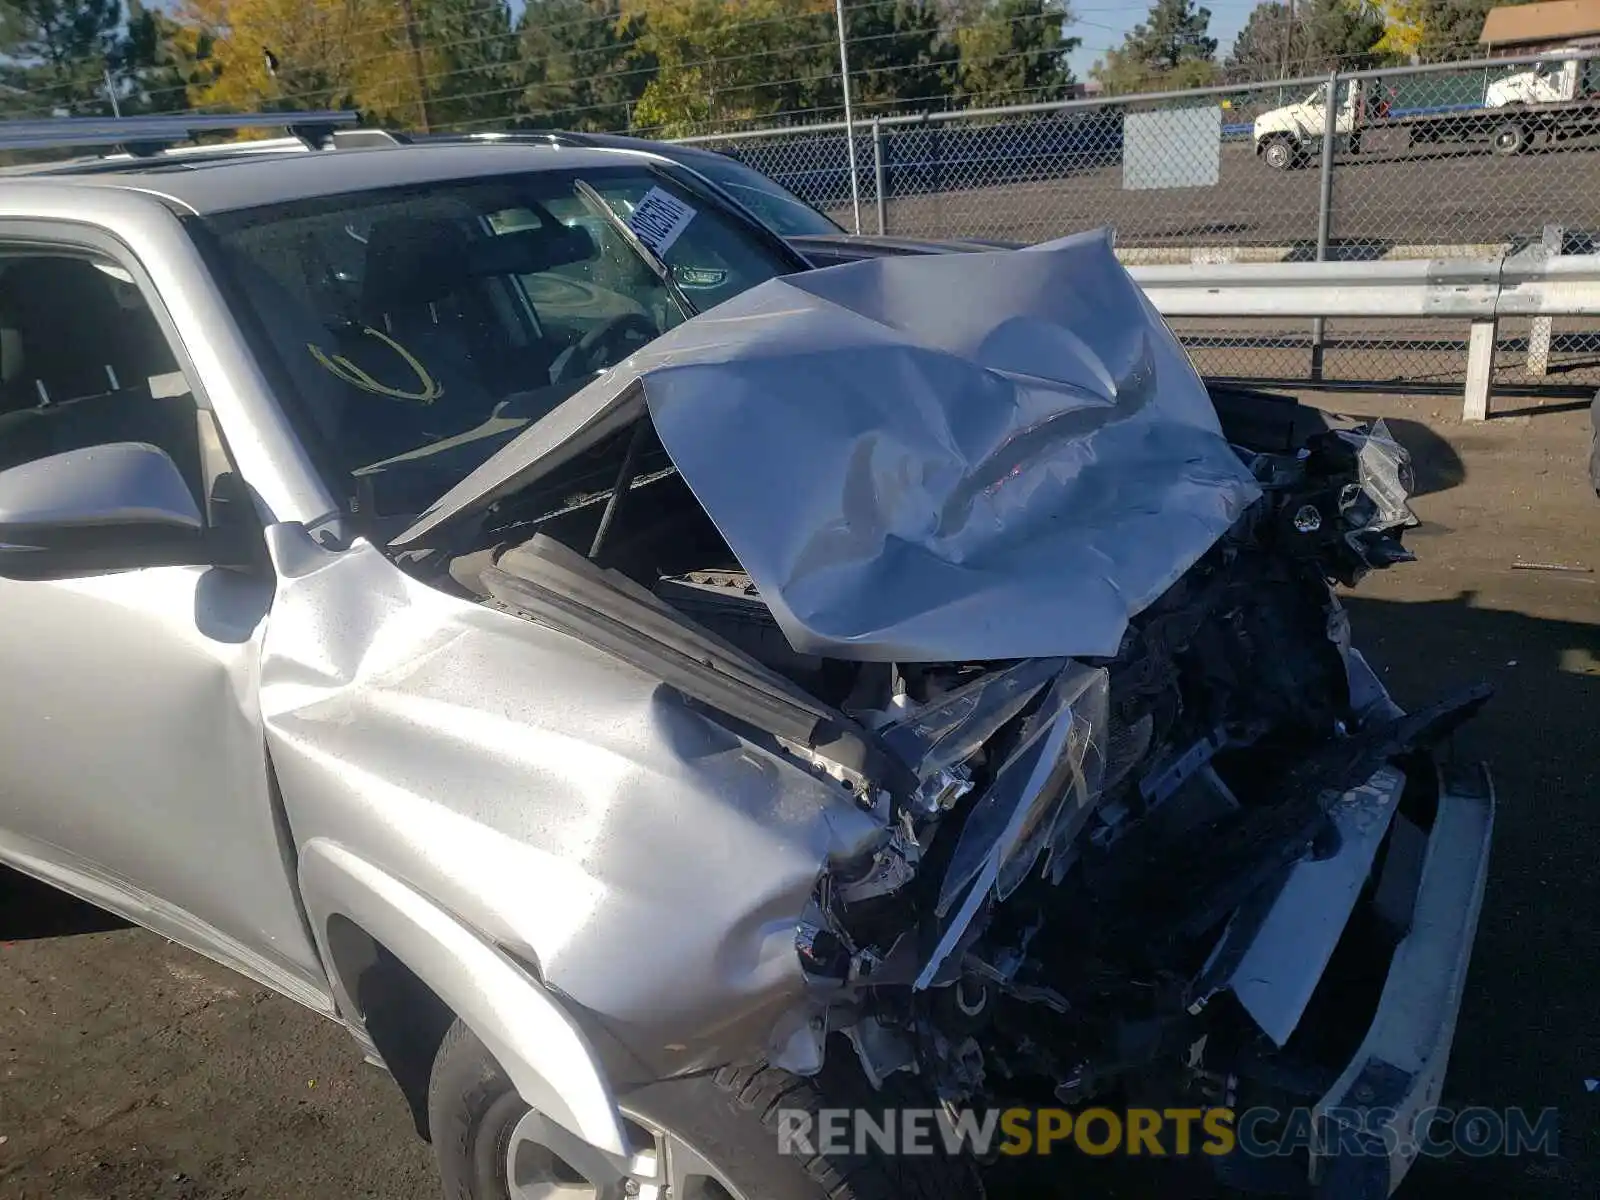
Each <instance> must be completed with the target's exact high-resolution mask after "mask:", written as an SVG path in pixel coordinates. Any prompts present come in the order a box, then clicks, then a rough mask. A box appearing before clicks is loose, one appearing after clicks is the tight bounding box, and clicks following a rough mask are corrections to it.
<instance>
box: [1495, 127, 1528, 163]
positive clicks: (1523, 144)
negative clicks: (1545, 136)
mask: <svg viewBox="0 0 1600 1200" xmlns="http://www.w3.org/2000/svg"><path fill="white" fill-rule="evenodd" d="M1489 145H1490V147H1491V148H1492V149H1493V150H1494V152H1495V153H1496V154H1503V155H1511V154H1521V153H1522V152H1523V151H1524V150H1526V149H1527V148H1528V131H1527V130H1526V129H1524V128H1523V127H1522V124H1521V123H1520V122H1518V121H1503V122H1501V123H1500V124H1499V125H1497V126H1496V127H1495V131H1494V132H1493V133H1492V134H1490V135H1489Z"/></svg>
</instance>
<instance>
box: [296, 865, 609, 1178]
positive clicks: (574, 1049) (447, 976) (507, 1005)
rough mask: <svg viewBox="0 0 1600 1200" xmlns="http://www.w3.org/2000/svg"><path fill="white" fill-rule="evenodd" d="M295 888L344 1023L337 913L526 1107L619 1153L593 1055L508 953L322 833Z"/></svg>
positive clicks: (349, 1004) (348, 1004)
mask: <svg viewBox="0 0 1600 1200" xmlns="http://www.w3.org/2000/svg"><path fill="white" fill-rule="evenodd" d="M300 891H301V895H302V897H303V898H304V902H305V906H306V912H307V914H308V915H309V916H310V918H311V924H312V928H313V930H314V931H315V934H316V939H317V948H318V950H319V951H320V952H321V954H322V958H323V961H324V962H325V963H327V964H328V972H329V976H330V978H331V980H332V984H333V992H334V998H335V1000H336V1001H337V1003H338V1006H339V1011H340V1012H341V1013H342V1014H343V1015H344V1016H345V1017H346V1019H348V1020H350V1021H351V1022H353V1023H355V1024H356V1025H358V1026H359V1025H362V1024H363V1023H364V1021H363V1017H362V1013H361V1009H360V1007H359V1006H358V1005H357V1004H356V1003H355V1001H354V998H353V995H352V993H351V991H350V986H351V985H352V983H353V981H351V980H347V979H344V978H342V976H341V972H340V969H339V964H338V962H337V960H336V956H335V955H334V954H333V953H332V949H331V946H330V944H329V921H330V920H331V919H332V918H333V917H335V916H342V917H344V918H345V919H347V920H349V921H352V922H354V923H355V924H356V925H358V926H360V927H361V928H362V929H363V930H365V931H366V933H368V934H369V935H370V936H371V937H373V938H374V939H376V940H377V941H378V942H380V943H382V945H383V946H384V947H385V948H387V949H388V950H389V952H390V953H392V954H393V955H394V956H395V957H396V958H397V959H399V960H400V961H401V962H402V963H404V964H405V965H406V967H407V968H408V969H409V970H410V971H411V972H412V973H413V974H415V975H416V976H417V978H419V979H420V980H422V982H423V983H425V984H427V986H428V987H429V988H431V989H432V990H433V992H434V994H435V995H437V996H438V997H439V998H440V999H441V1000H442V1001H444V1003H445V1004H447V1005H448V1006H449V1007H450V1009H451V1011H452V1012H454V1013H455V1014H456V1016H457V1017H459V1018H460V1019H461V1020H462V1022H464V1023H465V1024H466V1025H468V1026H469V1027H470V1028H471V1029H472V1031H473V1033H475V1034H476V1035H477V1036H478V1038H479V1039H480V1040H481V1041H482V1042H483V1044H484V1045H485V1046H486V1047H487V1048H488V1049H489V1052H490V1053H491V1054H493V1055H494V1057H495V1060H496V1061H497V1062H499V1064H500V1065H501V1067H503V1068H504V1070H505V1072H506V1074H507V1075H508V1076H509V1077H510V1078H511V1081H512V1082H513V1083H514V1084H515V1085H516V1088H517V1092H518V1094H519V1095H521V1097H522V1098H523V1100H525V1101H526V1102H527V1103H528V1105H529V1106H530V1107H532V1108H534V1109H537V1110H538V1111H539V1112H540V1113H542V1114H543V1115H544V1116H546V1117H548V1118H549V1119H550V1120H552V1121H554V1122H556V1123H557V1124H559V1125H561V1126H562V1127H563V1128H565V1129H566V1130H568V1131H569V1132H571V1133H573V1134H576V1135H577V1136H578V1137H581V1138H582V1139H583V1140H584V1141H586V1142H588V1143H589V1144H590V1145H593V1146H595V1147H598V1148H599V1149H601V1150H604V1151H607V1152H609V1153H612V1154H617V1155H621V1154H624V1153H625V1149H624V1142H623V1136H622V1128H621V1124H620V1120H619V1118H618V1114H617V1106H616V1100H615V1099H614V1098H613V1096H612V1094H611V1089H610V1087H609V1086H608V1085H607V1084H606V1081H605V1078H604V1075H603V1073H602V1071H601V1068H600V1065H599V1062H600V1060H599V1058H598V1057H597V1056H596V1055H595V1053H594V1051H593V1050H592V1049H591V1047H590V1046H589V1043H588V1041H587V1040H586V1039H585V1038H584V1036H583V1034H582V1033H581V1032H580V1031H579V1029H578V1027H577V1026H576V1025H574V1024H573V1023H572V1021H571V1020H570V1019H569V1018H568V1017H567V1014H566V1013H565V1012H564V1011H562V1009H561V1007H560V1006H559V1005H558V1004H557V1003H556V1002H555V1000H554V999H553V998H552V997H551V995H550V993H549V992H547V991H546V990H545V989H544V988H543V987H542V986H541V985H540V984H539V982H538V981H537V980H536V979H534V978H533V976H531V975H530V974H529V973H528V972H527V971H526V970H524V969H523V968H522V967H521V966H519V965H518V964H517V963H516V962H515V961H514V960H513V959H512V958H511V957H510V956H509V955H507V954H506V953H504V952H503V951H502V950H500V949H498V948H497V947H495V946H494V945H492V944H491V943H489V942H486V941H484V940H483V939H482V938H481V937H479V936H478V935H477V934H476V933H474V932H473V931H472V930H471V929H470V928H468V927H467V926H466V925H463V924H462V923H461V922H460V921H458V920H457V919H456V918H455V917H454V916H453V915H451V914H450V913H449V912H447V911H446V910H445V909H443V908H440V907H439V906H438V905H436V904H434V903H433V902H432V901H431V900H429V899H428V898H427V897H426V896H424V895H422V894H421V893H420V892H418V891H416V890H415V889H413V888H411V887H410V886H408V885H407V884H405V883H402V882H401V881H400V880H398V879H396V878H394V877H393V876H391V875H389V874H387V873H386V872H384V871H382V870H380V869H379V868H377V867H375V866H373V865H372V864H371V863H369V862H367V861H365V860H364V859H362V858H360V857H358V856H357V855H355V854H352V853H351V852H350V851H349V850H347V849H346V848H344V847H343V846H341V845H339V844H337V843H336V842H333V841H330V840H328V839H325V838H313V839H312V840H311V841H309V842H307V843H306V844H305V846H304V847H303V848H302V851H301V856H300Z"/></svg>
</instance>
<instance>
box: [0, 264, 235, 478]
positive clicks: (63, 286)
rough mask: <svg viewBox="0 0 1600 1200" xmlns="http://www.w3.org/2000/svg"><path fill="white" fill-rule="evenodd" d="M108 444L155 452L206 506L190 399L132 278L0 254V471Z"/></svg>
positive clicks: (112, 269) (116, 270)
mask: <svg viewBox="0 0 1600 1200" xmlns="http://www.w3.org/2000/svg"><path fill="white" fill-rule="evenodd" d="M108 442H148V443H150V444H152V445H155V446H158V447H160V448H161V449H163V450H165V451H166V452H167V453H168V454H169V455H171V456H172V460H173V462H175V463H176V464H177V465H178V469H179V470H180V471H182V472H183V475H184V478H185V479H187V480H188V481H189V485H190V488H191V490H192V491H193V492H194V493H195V499H196V502H197V503H202V504H203V503H204V500H203V496H202V488H201V481H200V476H201V470H200V444H199V425H198V422H197V419H196V411H195V400H194V396H193V395H192V394H191V392H190V389H189V386H188V384H187V382H186V381H185V379H184V375H183V372H182V371H181V370H180V369H179V366H178V361H177V358H176V356H175V355H174V354H173V351H172V346H171V344H170V343H169V342H168V341H167V339H166V336H165V334H163V333H162V331H161V327H160V325H159V324H158V323H157V322H156V318H155V314H154V313H153V312H151V310H150V306H149V304H148V303H147V302H146V301H145V298H144V295H143V293H142V292H141V291H140V290H139V287H138V285H137V284H136V283H135V282H134V279H133V276H132V275H130V274H129V273H128V271H127V270H126V269H125V268H123V267H121V266H120V265H118V264H117V263H114V262H112V261H110V260H108V259H104V258H99V257H95V256H91V255H80V254H75V253H65V252H63V253H40V252H38V251H37V250H30V251H23V250H21V249H18V250H16V251H7V250H5V249H4V248H3V247H0V469H4V468H6V467H13V466H17V465H18V464H20V463H24V462H31V461H33V460H34V459H38V458H45V457H47V456H49V455H52V454H60V453H63V452H64V451H67V450H77V449H81V448H83V447H85V446H97V445H103V444H105V443H108Z"/></svg>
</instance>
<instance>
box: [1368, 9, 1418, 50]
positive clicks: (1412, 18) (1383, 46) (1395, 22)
mask: <svg viewBox="0 0 1600 1200" xmlns="http://www.w3.org/2000/svg"><path fill="white" fill-rule="evenodd" d="M1382 7H1383V37H1382V38H1381V39H1380V40H1379V41H1378V45H1377V47H1376V49H1377V50H1378V51H1379V52H1380V53H1382V54H1386V55H1389V56H1390V57H1393V58H1401V59H1410V58H1413V57H1415V56H1416V54H1417V53H1418V51H1419V50H1420V48H1421V45H1422V17H1421V15H1420V13H1419V12H1418V10H1419V9H1420V8H1421V7H1422V6H1421V4H1420V3H1418V0H1384V3H1383V6H1382Z"/></svg>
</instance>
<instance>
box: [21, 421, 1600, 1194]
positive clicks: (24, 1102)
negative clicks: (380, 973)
mask: <svg viewBox="0 0 1600 1200" xmlns="http://www.w3.org/2000/svg"><path fill="white" fill-rule="evenodd" d="M1324 403H1330V402H1328V401H1326V400H1325V401H1324ZM1511 403H1513V404H1521V403H1523V402H1511ZM1331 406H1337V407H1340V408H1342V409H1344V410H1345V411H1354V412H1383V413H1386V414H1389V415H1391V416H1395V417H1399V418H1401V419H1400V420H1399V421H1398V422H1397V425H1396V429H1397V432H1398V433H1399V435H1400V436H1401V439H1402V440H1403V441H1406V442H1407V443H1408V444H1410V445H1411V446H1412V447H1413V448H1414V450H1416V451H1417V452H1418V455H1419V464H1418V465H1419V482H1420V485H1421V490H1422V491H1423V492H1424V494H1423V495H1421V496H1420V497H1419V498H1418V499H1417V501H1416V508H1417V510H1418V513H1419V515H1420V516H1421V517H1422V519H1423V521H1424V523H1425V524H1424V527H1423V528H1422V529H1420V530H1418V531H1417V533H1416V536H1415V537H1414V538H1413V539H1412V545H1413V546H1414V547H1415V549H1416V550H1417V552H1418V553H1419V555H1421V556H1422V560H1423V561H1422V562H1420V563H1417V564H1414V565H1412V566H1408V567H1402V568H1399V569H1397V570H1395V571H1392V572H1390V573H1388V574H1387V575H1384V576H1380V577H1377V578H1374V579H1372V580H1369V581H1368V582H1367V583H1366V584H1365V585H1364V586H1363V587H1362V588H1361V589H1360V592H1359V595H1358V598H1357V599H1355V600H1353V601H1352V602H1351V609H1352V611H1353V614H1354V619H1355V622H1356V626H1357V633H1358V636H1359V637H1360V638H1361V640H1362V643H1363V645H1364V646H1365V648H1366V649H1367V651H1368V653H1369V656H1370V657H1371V658H1372V659H1373V660H1374V661H1375V662H1376V663H1377V664H1378V665H1379V667H1380V668H1381V669H1382V670H1383V672H1384V678H1385V679H1386V681H1388V683H1389V684H1390V686H1391V687H1392V689H1393V690H1394V691H1395V692H1396V694H1397V696H1398V697H1399V699H1400V700H1401V701H1402V703H1406V702H1410V703H1416V702H1419V701H1422V700H1424V699H1426V698H1429V697H1430V696H1431V695H1432V694H1433V693H1434V692H1436V691H1439V690H1442V689H1443V688H1445V687H1447V686H1449V685H1451V684H1454V683H1458V682H1462V681H1466V680H1470V679H1473V678H1481V677H1487V678H1488V679H1490V680H1492V681H1493V682H1494V683H1495V684H1496V686H1497V687H1498V689H1499V694H1498V697H1497V699H1496V701H1495V703H1494V706H1493V708H1492V709H1491V711H1490V712H1489V713H1488V714H1487V715H1485V716H1484V717H1482V718H1480V719H1479V721H1478V722H1477V723H1476V724H1475V725H1474V726H1472V727H1471V728H1470V729H1469V730H1468V731H1467V732H1466V733H1465V734H1463V735H1462V736H1461V737H1460V739H1459V750H1460V752H1461V753H1462V754H1464V755H1473V756H1481V757H1485V758H1487V759H1488V760H1489V761H1490V762H1491V764H1492V765H1493V768H1494V771H1495V775H1496V780H1497V783H1498V786H1499V793H1500V803H1501V807H1500V817H1499V826H1498V829H1497V844H1496V851H1495V859H1494V873H1493V878H1492V880H1491V884H1490V891H1489V896H1488V899H1487V901H1486V904H1485V908H1484V914H1483V923H1482V928H1481V931H1480V934H1479V940H1478V948H1477V954H1476V956H1475V958H1474V961H1473V967H1472V975H1471V978H1470V980H1469V985H1468V994H1467V996H1466V998H1465V1005H1464V1008H1463V1012H1462V1017H1461V1027H1460V1032H1459V1035H1458V1039H1457V1043H1456V1052H1455V1057H1454V1061H1453V1063H1452V1068H1451V1075H1450V1080H1449V1082H1448V1084H1447V1087H1446V1097H1445V1099H1446V1102H1447V1103H1450V1104H1453V1105H1456V1106H1457V1107H1461V1106H1465V1105H1468V1104H1483V1105H1489V1106H1492V1107H1495V1108H1502V1107H1505V1106H1509V1105H1523V1106H1526V1107H1529V1108H1531V1109H1535V1110H1537V1109H1542V1108H1545V1107H1555V1108H1558V1109H1560V1111H1561V1114H1562V1122H1563V1126H1562V1140H1561V1157H1560V1158H1559V1159H1557V1160H1554V1161H1551V1160H1546V1159H1504V1158H1497V1159H1479V1160H1472V1159H1466V1158H1459V1159H1452V1160H1447V1161H1443V1162H1436V1163H1435V1162H1429V1163H1424V1164H1423V1165H1422V1166H1421V1167H1419V1168H1418V1170H1417V1171H1416V1172H1415V1173H1414V1174H1413V1177H1412V1179H1411V1181H1410V1182H1408V1184H1407V1187H1406V1189H1405V1191H1404V1192H1403V1193H1402V1194H1403V1195H1404V1196H1409V1197H1411V1200H1422V1198H1424V1197H1432V1198H1444V1197H1450V1198H1451V1200H1454V1198H1455V1197H1456V1196H1458V1195H1462V1194H1468V1195H1478V1196H1516V1197H1518V1198H1519V1200H1546V1198H1550V1200H1555V1198H1561V1200H1566V1198H1569V1197H1570V1198H1576V1197H1580V1196H1583V1197H1592V1196H1595V1195H1597V1194H1600V1092H1596V1093H1593V1094H1587V1093H1586V1092H1585V1090H1584V1086H1583V1080H1584V1078H1585V1077H1588V1078H1591V1079H1593V1078H1597V1077H1600V1007H1597V1004H1596V999H1595V998H1596V995H1597V994H1600V958H1597V947H1600V870H1597V868H1596V862H1597V859H1600V502H1597V501H1596V499H1595V497H1594V495H1593V493H1592V492H1590V491H1589V489H1588V486H1587V483H1586V477H1585V473H1584V469H1583V456H1584V454H1585V453H1586V451H1587V445H1588V435H1587V425H1586V420H1587V413H1586V412H1581V411H1578V410H1577V408H1576V406H1570V405H1569V406H1561V405H1555V404H1552V405H1549V406H1546V407H1542V408H1539V407H1533V408H1523V409H1522V410H1521V411H1520V412H1516V413H1513V414H1511V415H1507V416H1502V417H1500V418H1498V419H1497V420H1495V421H1493V422H1491V423H1489V424H1488V425H1485V426H1480V427H1476V428H1474V427H1464V426H1462V425H1460V424H1459V423H1458V422H1457V421H1456V420H1455V413H1456V412H1458V411H1459V402H1455V401H1450V400H1445V399H1421V400H1416V399H1412V400H1405V399H1394V398H1389V397H1375V396H1363V397H1359V398H1351V399H1349V400H1347V401H1336V402H1331ZM1518 561H1522V562H1531V563H1555V564H1565V565H1568V566H1574V567H1581V568H1583V570H1578V571H1563V572H1555V571H1524V570H1514V569H1512V564H1513V563H1515V562H1518ZM1120 1190H1121V1189H1118V1191H1119V1192H1120ZM436 1194H437V1192H436V1190H435V1184H434V1182H433V1179H432V1176H431V1164H430V1159H429V1154H428V1151H427V1148H426V1147H425V1146H424V1145H423V1144H422V1143H421V1142H420V1141H419V1140H418V1139H417V1138H416V1136H415V1134H414V1133H413V1132H412V1130H411V1128H410V1124H409V1116H408V1113H407V1111H406V1109H405V1106H404V1105H403V1104H402V1103H401V1102H400V1099H399V1096H398V1094H397V1093H396V1092H395V1091H394V1090H393V1088H392V1087H391V1085H390V1084H389V1083H388V1081H387V1078H386V1077H385V1076H384V1075H382V1074H381V1073H380V1072H378V1071H377V1070H376V1069H374V1068H372V1067H369V1066H366V1065H364V1064H363V1063H362V1061H361V1059H360V1056H359V1055H358V1054H357V1053H356V1051H355V1050H354V1048H353V1046H352V1044H351V1043H350V1042H349V1040H348V1039H347V1038H346V1037H345V1035H344V1034H343V1033H341V1032H340V1031H339V1030H338V1029H337V1028H336V1027H334V1026H333V1025H332V1024H330V1023H327V1022H324V1021H322V1020H320V1019H319V1018H316V1017H313V1016H310V1015H308V1014H306V1013H304V1012H302V1011H301V1010H298V1009H296V1008H295V1007H294V1006H292V1005H291V1004H290V1003H289V1002H288V1001H285V1000H282V999H279V998H277V997H276V996H274V995H272V994H270V993H267V992H265V991H262V990H261V989H259V988H257V987H255V986H253V985H252V984H250V983H248V982H247V981H245V980H243V979H240V978H238V977H236V976H234V975H232V974H231V973H229V972H227V971H225V970H223V969H222V968H220V967H217V966H215V965H213V964H211V963H209V962H207V961H206V960H204V959H200V958H197V957H196V956H194V955H192V954H190V953H188V952H187V951H185V950H182V949H180V948H179V947H177V946H174V945H172V944H170V943H167V942H165V941H162V940H160V939H157V938H155V937H152V936H151V935H149V934H146V933H144V932H142V931H138V930H133V929H128V928H121V927H118V925H117V923H116V922H115V921H113V920H111V919H109V918H106V917H104V916H102V915H101V914H98V913H96V912H95V911H94V910H91V909H87V908H84V907H82V906H80V905H77V904H76V903H74V902H70V901H67V900H65V899H62V898H59V897H57V896H56V895H55V894H54V893H51V892H48V891H45V890H43V889H41V888H38V887H36V886H34V885H32V884H28V883H25V882H24V881H22V880H20V879H17V878H16V877H12V876H6V875H4V874H0V1197H6V1198H13V1197H16V1198H20V1197H58V1198H60V1200H72V1198H77V1197H96V1198H107V1200H109V1198H111V1197H117V1198H126V1200H143V1198H147V1197H159V1198H161V1200H222V1198H224V1197H226V1198H230V1200H232V1198H238V1197H330V1198H334V1197H338V1198H344V1197H354V1196H370V1197H381V1198H383V1200H403V1198H409V1197H425V1196H433V1195H436Z"/></svg>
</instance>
